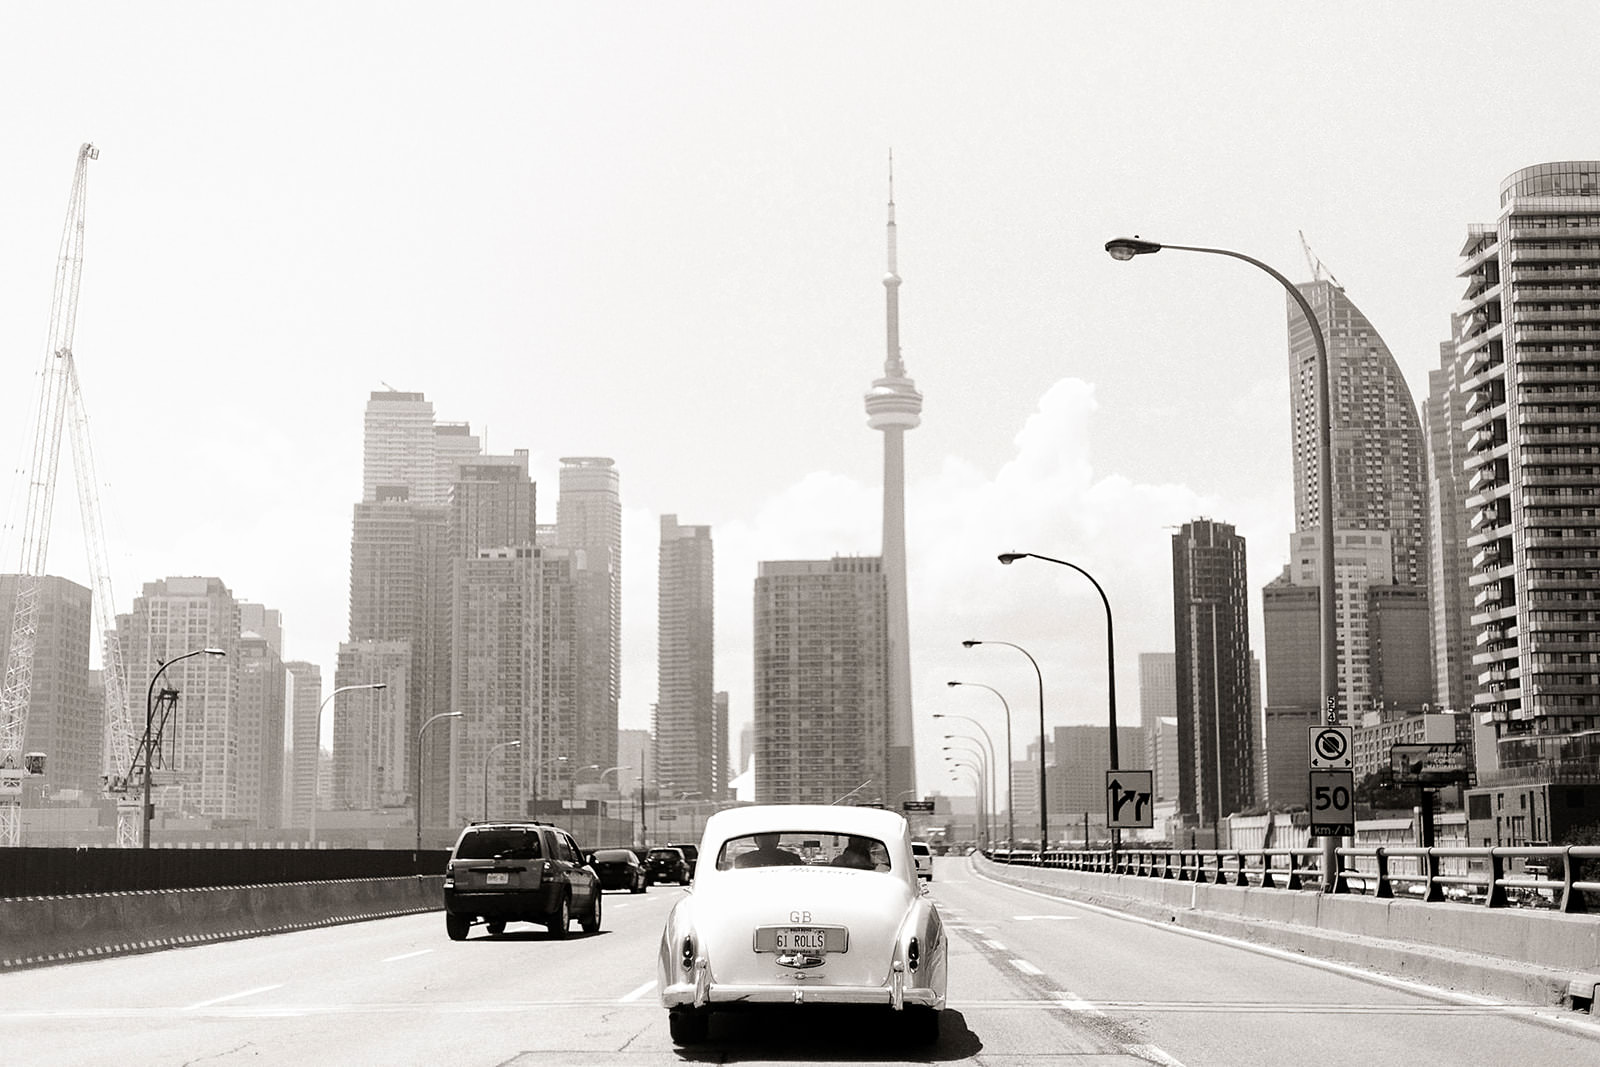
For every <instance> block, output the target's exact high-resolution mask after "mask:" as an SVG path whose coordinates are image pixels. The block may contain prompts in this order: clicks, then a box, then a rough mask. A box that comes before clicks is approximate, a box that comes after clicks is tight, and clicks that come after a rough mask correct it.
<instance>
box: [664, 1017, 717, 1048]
mask: <svg viewBox="0 0 1600 1067" xmlns="http://www.w3.org/2000/svg"><path fill="white" fill-rule="evenodd" d="M710 1024H711V1013H710V1012H709V1011H707V1010H706V1009H704V1008H669V1009H668V1010H667V1030H668V1031H670V1032H671V1034H672V1043H673V1044H674V1045H698V1044H700V1042H702V1041H704V1040H705V1039H706V1034H707V1033H708V1032H709V1031H710V1028H711V1027H710Z"/></svg>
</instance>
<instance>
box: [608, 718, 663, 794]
mask: <svg viewBox="0 0 1600 1067" xmlns="http://www.w3.org/2000/svg"><path fill="white" fill-rule="evenodd" d="M653 751H654V745H653V742H652V740H651V737H650V731H649V730H618V731H617V762H618V763H621V764H626V765H627V767H628V770H627V771H626V772H625V773H622V774H619V775H618V778H617V791H618V792H619V793H622V794H623V795H624V796H626V795H628V794H630V793H637V792H638V791H639V787H640V785H641V783H644V784H648V785H649V786H650V788H652V789H654V788H655V778H654V777H653V775H654V773H655V767H656V765H655V756H654V755H653Z"/></svg>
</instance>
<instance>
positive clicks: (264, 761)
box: [233, 604, 287, 830]
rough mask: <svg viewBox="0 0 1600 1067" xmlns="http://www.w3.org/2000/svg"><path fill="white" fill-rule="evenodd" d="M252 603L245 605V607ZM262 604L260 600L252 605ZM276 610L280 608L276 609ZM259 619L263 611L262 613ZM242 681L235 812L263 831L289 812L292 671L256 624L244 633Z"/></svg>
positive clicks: (238, 669)
mask: <svg viewBox="0 0 1600 1067" xmlns="http://www.w3.org/2000/svg"><path fill="white" fill-rule="evenodd" d="M246 606H247V605H243V604H241V605H240V607H241V608H243V607H246ZM248 606H249V607H253V608H260V605H248ZM272 614H273V615H276V614H277V613H276V612H272ZM258 619H259V616H258ZM235 655H236V656H237V657H238V658H237V659H236V660H235V661H234V663H233V672H234V678H235V679H236V680H237V685H236V689H237V694H238V696H237V705H238V710H237V712H236V720H235V721H236V722H237V724H238V740H237V743H236V746H235V752H236V758H237V760H238V783H239V784H238V790H237V796H238V806H237V808H236V811H235V815H234V817H235V818H237V819H240V820H242V821H244V822H247V823H248V824H250V825H252V826H256V827H259V828H260V829H263V830H272V829H277V828H278V827H279V826H281V825H282V816H283V810H282V809H283V716H284V696H285V689H286V681H287V676H286V675H285V674H284V670H283V660H282V659H280V658H279V657H278V650H277V647H275V646H274V644H273V643H272V641H270V640H269V639H268V638H266V637H264V636H263V635H261V634H259V633H257V632H256V631H254V630H251V629H248V628H246V629H244V630H243V631H241V633H240V634H239V644H238V651H237V652H236V653H235Z"/></svg>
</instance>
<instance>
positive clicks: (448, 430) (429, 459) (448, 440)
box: [361, 389, 478, 505]
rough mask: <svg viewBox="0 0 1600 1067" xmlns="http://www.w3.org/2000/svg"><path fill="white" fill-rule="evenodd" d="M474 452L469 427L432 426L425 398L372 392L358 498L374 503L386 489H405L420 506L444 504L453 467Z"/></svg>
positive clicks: (475, 444) (475, 447)
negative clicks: (359, 496) (402, 487)
mask: <svg viewBox="0 0 1600 1067" xmlns="http://www.w3.org/2000/svg"><path fill="white" fill-rule="evenodd" d="M477 454H478V439H477V438H476V437H474V436H473V435H472V432H471V429H470V428H469V427H468V426H467V424H466V423H436V422H435V421H434V415H433V404H432V402H431V401H429V400H428V399H427V398H426V397H425V396H424V395H423V394H421V393H402V392H399V391H398V390H392V389H391V390H384V391H374V392H373V393H372V394H371V395H370V396H369V397H368V399H367V410H366V418H365V426H364V432H363V434H362V458H361V499H362V500H377V499H378V498H379V496H380V495H383V491H384V487H385V486H388V487H394V486H404V487H405V488H406V490H407V495H408V497H409V499H411V500H413V501H415V502H416V503H418V504H428V505H441V504H444V503H445V502H446V501H447V500H448V498H449V492H450V484H451V482H452V480H453V479H452V477H451V474H452V466H453V464H454V463H455V462H458V461H460V460H462V459H466V458H469V457H471V456H475V455H477Z"/></svg>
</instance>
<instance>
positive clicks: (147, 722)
mask: <svg viewBox="0 0 1600 1067" xmlns="http://www.w3.org/2000/svg"><path fill="white" fill-rule="evenodd" d="M226 655H227V653H226V652H224V651H223V650H222V649H220V648H197V649H195V650H194V651H192V652H185V653H184V654H183V655H181V656H174V657H173V658H172V659H169V660H167V662H165V663H163V664H161V666H160V667H158V668H156V673H155V674H154V675H153V676H152V677H151V679H150V688H149V689H147V690H145V694H144V742H143V748H144V809H143V810H142V811H141V812H140V815H141V816H143V820H144V836H143V837H142V838H141V839H140V843H139V847H140V848H149V847H150V816H151V815H152V814H153V812H152V810H151V808H150V775H151V771H150V757H151V755H152V754H153V747H154V742H153V741H152V740H151V738H150V730H151V728H152V720H154V719H155V704H154V701H155V698H156V679H157V678H160V677H161V676H162V675H163V674H165V673H166V671H167V668H168V667H170V666H172V665H173V664H174V663H181V662H183V661H184V660H186V659H188V658H189V657H191V656H226Z"/></svg>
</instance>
